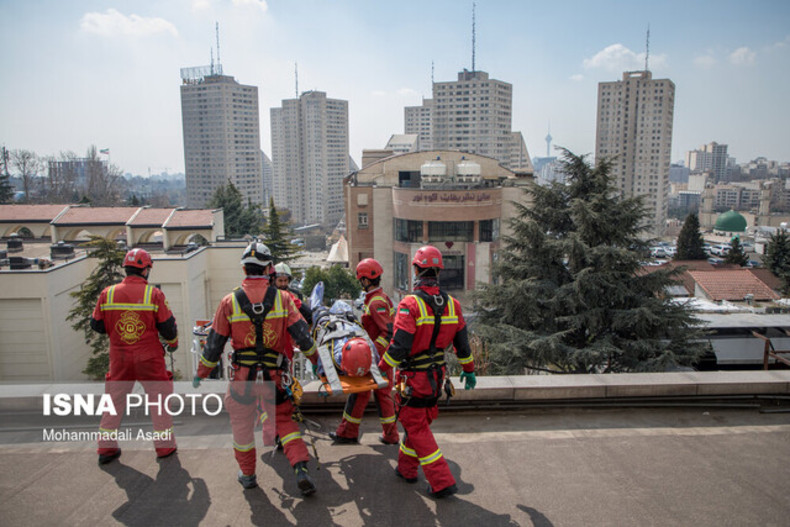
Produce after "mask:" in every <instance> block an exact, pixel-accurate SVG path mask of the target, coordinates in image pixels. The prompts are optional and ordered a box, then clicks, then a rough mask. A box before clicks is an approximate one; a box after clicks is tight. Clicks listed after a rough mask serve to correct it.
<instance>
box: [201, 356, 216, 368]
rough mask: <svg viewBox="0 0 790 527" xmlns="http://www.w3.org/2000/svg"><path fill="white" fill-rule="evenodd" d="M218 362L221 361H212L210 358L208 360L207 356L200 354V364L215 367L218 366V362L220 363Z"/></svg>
mask: <svg viewBox="0 0 790 527" xmlns="http://www.w3.org/2000/svg"><path fill="white" fill-rule="evenodd" d="M218 362H219V361H214V362H211V361H210V360H208V359H207V358H206V357H204V356H203V355H201V356H200V364H202V365H203V366H206V367H208V368H215V367H216V366H217V363H218Z"/></svg>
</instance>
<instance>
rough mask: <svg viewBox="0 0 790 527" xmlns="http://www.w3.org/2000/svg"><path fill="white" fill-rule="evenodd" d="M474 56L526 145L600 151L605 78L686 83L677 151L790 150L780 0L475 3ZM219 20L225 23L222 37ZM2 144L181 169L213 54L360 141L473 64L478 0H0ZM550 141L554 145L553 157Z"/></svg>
mask: <svg viewBox="0 0 790 527" xmlns="http://www.w3.org/2000/svg"><path fill="white" fill-rule="evenodd" d="M475 13H476V16H475V29H476V31H475V46H474V56H475V69H477V70H481V71H486V72H488V73H489V75H490V77H491V78H494V79H498V80H501V81H505V82H509V83H511V84H512V85H513V124H512V125H513V130H514V131H521V132H522V134H523V135H524V138H525V141H526V143H527V147H528V149H529V151H530V154H531V155H532V156H533V157H535V156H545V155H546V149H547V145H546V141H545V137H546V134H547V133H548V132H549V130H550V132H551V135H552V137H553V138H554V139H553V142H552V146H563V147H566V148H568V149H570V150H572V151H573V152H575V153H577V154H586V153H590V154H592V153H594V150H595V119H596V101H597V89H598V83H599V82H604V81H615V80H620V79H621V78H622V73H623V72H624V71H631V70H641V69H644V64H645V49H646V33H647V29H648V27H649V28H650V40H649V50H650V52H649V69H650V70H651V71H652V72H653V78H654V79H663V78H668V79H670V80H672V81H673V82H674V83H675V85H676V92H675V120H674V133H673V141H672V160H673V161H680V160H682V159H683V158H684V156H685V152H686V151H688V150H692V149H696V148H699V147H700V146H701V145H703V144H706V143H709V142H711V141H716V142H718V143H724V144H727V145H728V146H729V150H728V151H729V154H730V156H734V157H735V158H736V160H737V162H739V163H744V162H747V161H749V160H752V159H754V158H756V157H758V156H763V157H767V158H768V159H772V160H778V161H790V126H788V124H789V123H790V2H788V1H787V0H751V1H748V2H747V1H746V0H718V1H715V2H713V1H709V0H682V1H675V0H652V1H650V0H598V1H589V0H575V1H574V0H554V1H546V0H544V1H541V2H536V1H526V0H477V2H476V8H475ZM215 23H219V41H220V49H219V53H218V51H217V49H216V48H217V44H216V42H217V40H216V32H215ZM0 49H1V50H2V53H0V72H1V73H2V76H1V77H0V143H2V144H3V145H4V146H5V147H6V148H9V149H17V148H19V149H27V150H32V151H34V152H36V153H37V154H38V155H41V156H48V155H58V154H59V153H60V152H65V151H73V152H77V153H78V154H83V153H84V152H85V151H86V150H87V149H88V147H89V146H91V145H95V146H96V147H97V148H99V149H104V148H107V149H109V150H110V161H111V162H112V163H113V164H115V165H117V166H118V167H119V168H121V170H122V171H124V172H130V173H133V174H140V175H148V174H149V173H153V174H158V173H160V172H163V171H166V172H170V173H175V172H183V170H184V152H183V139H182V128H181V106H180V104H181V103H180V92H179V86H180V84H181V80H180V69H181V68H183V67H191V66H204V65H208V64H210V63H211V57H212V53H213V55H214V59H215V60H216V59H217V56H218V55H219V58H220V59H221V62H222V67H223V70H224V73H225V74H226V75H231V76H233V77H235V79H236V80H237V81H238V82H239V83H241V84H246V85H254V86H257V87H258V97H259V109H260V118H261V148H262V149H263V151H264V152H265V153H267V154H268V155H270V156H271V128H270V119H269V114H270V109H271V108H273V107H280V106H282V100H283V99H291V98H294V97H295V95H296V90H297V83H296V79H295V77H296V75H295V71H296V70H298V90H299V92H300V93H301V92H304V91H308V90H318V91H323V92H326V94H327V96H328V97H330V98H335V99H344V100H347V101H349V133H350V147H351V149H350V154H351V156H352V157H353V158H354V160H355V161H356V162H357V163H359V162H360V160H361V153H362V150H363V149H367V148H373V149H375V148H383V147H384V146H385V145H386V143H387V141H388V139H389V137H390V136H391V135H392V134H398V133H403V132H404V129H403V127H404V122H403V108H404V107H405V106H417V105H420V104H421V103H422V98H423V97H425V98H430V97H431V76H432V75H433V79H434V80H435V81H436V82H440V81H452V80H456V79H457V75H458V72H460V71H462V70H463V69H464V68H467V69H472V55H473V46H472V1H471V0H469V1H463V0H421V1H413V0H400V1H389V2H384V1H373V0H332V1H329V0H324V1H320V0H308V1H300V0H157V1H149V0H126V1H113V0H69V1H63V0H0ZM552 155H554V153H553V154H552Z"/></svg>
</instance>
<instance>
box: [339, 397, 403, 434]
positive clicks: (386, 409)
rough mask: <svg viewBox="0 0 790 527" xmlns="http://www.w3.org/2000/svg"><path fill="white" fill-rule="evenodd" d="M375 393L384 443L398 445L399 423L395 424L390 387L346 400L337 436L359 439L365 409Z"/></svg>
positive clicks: (393, 404)
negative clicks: (371, 395)
mask: <svg viewBox="0 0 790 527" xmlns="http://www.w3.org/2000/svg"><path fill="white" fill-rule="evenodd" d="M371 392H373V395H374V396H375V400H376V408H377V409H378V413H379V422H381V427H382V429H383V430H384V441H386V442H388V443H397V442H398V439H399V436H398V423H396V422H395V403H394V402H393V401H392V388H391V387H390V386H389V385H388V386H387V387H386V388H381V389H380V390H371V391H368V392H359V393H352V394H351V395H349V396H348V400H346V407H345V408H344V409H343V420H342V421H340V425H339V426H338V427H337V432H336V433H337V435H339V436H340V437H349V438H355V437H359V425H360V423H361V422H362V416H363V414H364V413H365V407H366V406H367V405H368V401H370V394H371Z"/></svg>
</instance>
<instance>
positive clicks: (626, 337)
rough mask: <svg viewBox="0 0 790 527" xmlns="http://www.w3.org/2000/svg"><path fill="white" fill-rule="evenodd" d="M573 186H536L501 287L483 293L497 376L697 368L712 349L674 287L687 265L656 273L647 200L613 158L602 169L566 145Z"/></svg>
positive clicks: (497, 270) (478, 297) (483, 324)
mask: <svg viewBox="0 0 790 527" xmlns="http://www.w3.org/2000/svg"><path fill="white" fill-rule="evenodd" d="M561 164H562V170H563V172H565V174H567V180H568V183H567V185H566V184H559V183H556V182H555V183H552V184H551V185H550V186H546V187H543V186H538V185H532V186H530V187H529V188H528V189H527V192H528V193H529V194H531V197H532V201H533V202H532V204H531V205H530V206H525V205H522V204H515V207H516V208H517V216H516V217H515V218H513V219H512V220H511V221H510V227H511V229H512V234H511V235H510V236H506V237H503V240H502V242H503V248H502V250H501V252H500V254H499V258H498V262H497V263H496V264H495V265H494V266H493V272H494V275H495V277H496V279H497V281H496V283H495V284H485V285H483V286H481V289H480V290H479V291H478V292H477V294H475V295H474V298H475V301H476V311H477V312H478V313H479V316H480V319H479V324H478V327H477V330H478V332H479V333H480V334H481V335H482V336H483V337H485V338H486V340H487V342H488V344H489V345H490V350H491V355H490V358H491V370H490V371H491V372H492V373H502V374H521V373H523V371H524V369H525V368H532V369H538V370H548V371H551V372H558V373H584V372H626V371H663V370H666V369H668V368H672V367H674V366H676V365H687V364H692V363H693V362H694V361H695V360H696V359H697V358H698V357H699V356H701V355H702V353H704V351H705V346H704V345H702V344H698V343H695V342H692V339H694V338H695V337H699V335H700V334H699V333H698V332H697V331H696V330H695V329H694V328H693V324H694V322H695V320H694V318H693V317H692V316H691V314H690V313H689V312H688V310H687V309H686V308H685V307H684V306H682V305H679V304H676V303H673V302H671V301H670V300H669V299H668V298H667V297H666V295H665V294H664V291H665V289H666V287H667V286H669V285H673V284H675V283H676V280H675V277H676V274H677V273H678V271H677V270H668V269H658V270H655V271H654V272H651V273H647V272H644V271H643V268H642V266H641V264H640V261H641V260H642V256H643V255H644V253H645V252H646V251H647V247H648V246H647V242H646V241H644V240H643V239H642V237H641V236H640V235H641V234H642V227H643V226H644V222H645V221H646V219H647V217H648V214H647V212H646V209H645V207H644V205H643V202H642V199H641V198H640V197H635V198H622V197H620V196H619V194H618V193H617V189H616V188H615V187H614V186H613V185H612V183H611V178H610V175H609V173H610V170H611V166H612V165H611V161H610V160H606V159H603V160H600V161H599V162H598V163H597V164H596V166H595V167H594V168H593V167H592V166H591V165H590V164H589V162H588V161H587V160H586V159H585V157H584V156H577V155H575V154H573V153H571V152H569V151H567V150H563V156H562V161H561Z"/></svg>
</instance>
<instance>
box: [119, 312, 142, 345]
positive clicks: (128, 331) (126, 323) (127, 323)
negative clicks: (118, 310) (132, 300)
mask: <svg viewBox="0 0 790 527" xmlns="http://www.w3.org/2000/svg"><path fill="white" fill-rule="evenodd" d="M115 331H117V332H118V334H119V335H120V336H121V340H122V341H124V342H125V343H126V344H134V343H135V342H137V341H138V340H140V337H142V336H143V333H144V332H145V323H143V321H142V320H140V315H138V314H137V313H135V312H134V311H124V312H123V314H122V315H121V318H120V319H118V322H117V323H116V324H115Z"/></svg>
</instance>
